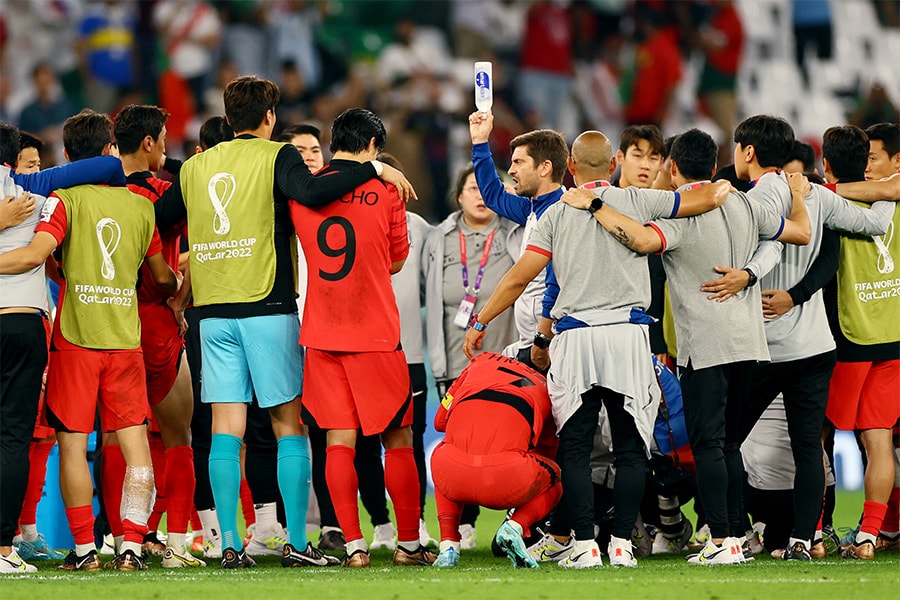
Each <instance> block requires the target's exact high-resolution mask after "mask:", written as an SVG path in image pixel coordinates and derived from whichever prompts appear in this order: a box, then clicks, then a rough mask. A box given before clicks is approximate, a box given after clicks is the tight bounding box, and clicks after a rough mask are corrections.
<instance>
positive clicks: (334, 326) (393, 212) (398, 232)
mask: <svg viewBox="0 0 900 600" xmlns="http://www.w3.org/2000/svg"><path fill="white" fill-rule="evenodd" d="M357 164H358V163H356V162H354V161H347V160H333V161H332V162H331V164H330V165H327V166H326V167H324V168H323V169H322V171H320V172H319V173H318V175H319V176H328V175H330V174H333V173H339V172H341V171H342V170H345V169H348V168H350V167H353V166H356V165H357ZM291 219H292V220H293V222H294V228H295V230H296V231H297V236H298V237H299V238H300V243H301V244H302V246H303V253H304V255H305V256H306V263H307V266H308V267H309V282H308V288H307V294H306V305H305V307H304V311H303V328H302V330H301V331H300V343H301V344H302V345H304V346H307V347H310V348H316V349H318V350H326V351H332V352H392V351H394V350H397V349H398V347H399V344H400V313H399V311H398V309H397V301H396V298H395V297H394V290H393V288H392V287H391V271H390V268H391V263H394V262H397V261H401V260H404V259H405V258H406V256H407V255H408V254H409V237H408V234H407V228H406V209H405V206H404V205H403V202H402V201H401V200H400V197H399V196H398V194H397V190H396V189H395V188H394V187H393V186H391V185H386V184H385V183H384V182H382V181H381V180H380V179H372V180H369V181H368V182H366V183H364V184H362V185H360V186H359V187H357V188H356V189H355V190H353V191H352V192H350V193H349V194H346V195H345V196H343V197H342V198H341V199H340V200H339V201H337V202H332V203H331V204H328V205H327V206H324V207H322V208H319V209H316V210H314V209H310V208H307V207H305V206H302V205H300V204H299V203H297V202H291Z"/></svg>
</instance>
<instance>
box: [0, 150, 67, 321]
mask: <svg viewBox="0 0 900 600" xmlns="http://www.w3.org/2000/svg"><path fill="white" fill-rule="evenodd" d="M23 193H24V190H23V189H22V186H20V185H18V184H16V182H15V181H13V178H12V170H11V169H10V168H9V167H7V166H5V165H0V199H2V198H5V197H6V196H12V197H13V198H18V197H19V196H21V195H22V194H23ZM31 196H32V198H34V202H35V207H34V212H33V213H32V214H31V216H30V217H28V218H27V219H25V220H24V221H22V222H21V223H19V224H18V225H16V226H15V227H9V228H7V229H4V230H3V231H0V253H3V252H9V251H11V250H16V249H18V248H24V247H25V246H27V245H28V244H30V243H31V240H32V239H33V238H34V228H35V227H37V224H38V221H39V220H40V219H41V216H42V211H43V208H44V204H45V203H46V202H47V199H46V198H45V197H43V196H38V195H37V194H32V195H31ZM55 202H57V201H53V202H50V203H48V206H49V207H53V206H55ZM48 218H49V212H48ZM11 307H25V308H34V309H40V310H43V311H48V310H49V307H48V305H47V283H46V278H45V277H44V263H41V264H40V265H39V266H37V267H35V268H33V269H30V270H28V271H25V272H24V273H18V274H15V275H0V308H11Z"/></svg>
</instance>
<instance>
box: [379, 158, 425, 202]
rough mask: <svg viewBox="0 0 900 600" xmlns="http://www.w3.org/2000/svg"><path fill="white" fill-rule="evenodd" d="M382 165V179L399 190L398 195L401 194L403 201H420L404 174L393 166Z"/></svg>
mask: <svg viewBox="0 0 900 600" xmlns="http://www.w3.org/2000/svg"><path fill="white" fill-rule="evenodd" d="M381 165H382V171H381V179H382V180H383V181H385V182H387V183H390V184H391V185H393V186H394V187H395V188H397V193H398V194H400V199H401V200H403V201H404V202H407V201H409V199H410V198H413V199H415V200H418V199H419V197H418V196H417V195H416V190H415V189H413V186H412V184H411V183H410V182H409V180H408V179H406V177H405V176H404V175H403V173H401V172H400V171H398V170H397V169H395V168H394V167H392V166H391V165H388V164H385V163H381Z"/></svg>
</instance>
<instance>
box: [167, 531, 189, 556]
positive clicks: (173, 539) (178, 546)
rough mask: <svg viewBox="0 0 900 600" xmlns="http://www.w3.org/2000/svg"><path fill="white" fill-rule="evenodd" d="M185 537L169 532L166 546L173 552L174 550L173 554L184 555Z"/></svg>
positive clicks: (181, 534)
mask: <svg viewBox="0 0 900 600" xmlns="http://www.w3.org/2000/svg"><path fill="white" fill-rule="evenodd" d="M186 537H187V536H186V535H185V534H183V533H172V532H169V536H168V538H167V539H166V545H167V546H168V547H170V548H172V549H173V550H175V552H178V553H179V554H184V552H185V538H186Z"/></svg>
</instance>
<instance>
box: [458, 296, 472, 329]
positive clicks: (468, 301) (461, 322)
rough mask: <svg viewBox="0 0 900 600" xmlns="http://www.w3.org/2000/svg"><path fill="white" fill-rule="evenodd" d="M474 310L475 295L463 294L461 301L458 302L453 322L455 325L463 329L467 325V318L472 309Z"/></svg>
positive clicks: (470, 315) (470, 314)
mask: <svg viewBox="0 0 900 600" xmlns="http://www.w3.org/2000/svg"><path fill="white" fill-rule="evenodd" d="M474 310H475V295H474V294H466V295H465V296H463V299H462V302H460V303H459V310H457V311H456V318H455V319H453V324H454V325H456V326H457V327H460V328H462V329H465V328H466V327H468V326H469V319H471V318H472V311H474Z"/></svg>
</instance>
